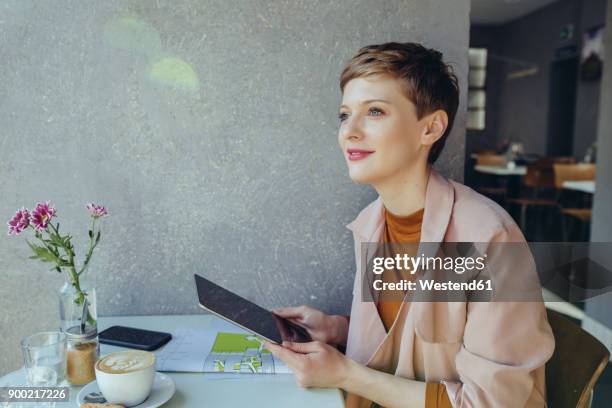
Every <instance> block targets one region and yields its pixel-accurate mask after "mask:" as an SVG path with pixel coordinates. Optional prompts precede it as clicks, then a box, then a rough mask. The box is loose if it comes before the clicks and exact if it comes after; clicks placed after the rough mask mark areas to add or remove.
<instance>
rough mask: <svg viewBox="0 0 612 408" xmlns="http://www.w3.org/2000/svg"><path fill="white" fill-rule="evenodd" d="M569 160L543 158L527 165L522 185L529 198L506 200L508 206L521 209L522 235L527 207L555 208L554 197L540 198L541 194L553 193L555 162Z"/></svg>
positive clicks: (525, 229) (525, 230)
mask: <svg viewBox="0 0 612 408" xmlns="http://www.w3.org/2000/svg"><path fill="white" fill-rule="evenodd" d="M570 160H573V158H566V157H543V158H541V159H538V160H537V161H536V162H534V163H531V164H528V165H527V173H526V174H525V176H524V177H523V184H524V185H525V186H526V187H528V188H529V189H530V190H531V196H530V197H521V198H515V199H511V200H508V204H515V205H518V206H520V208H521V212H520V221H519V224H520V227H521V230H522V231H523V234H525V235H527V209H528V208H529V207H548V208H557V201H556V200H555V198H554V197H550V198H547V197H542V196H541V194H542V192H543V191H554V188H555V174H554V170H553V164H554V163H556V162H557V161H561V162H567V161H570Z"/></svg>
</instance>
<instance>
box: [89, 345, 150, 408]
mask: <svg viewBox="0 0 612 408" xmlns="http://www.w3.org/2000/svg"><path fill="white" fill-rule="evenodd" d="M95 372H96V381H97V383H98V388H100V391H101V392H102V395H104V398H105V399H106V401H108V402H110V403H112V404H121V405H125V406H126V407H133V406H134V405H138V404H140V403H141V402H143V401H144V400H145V399H147V397H148V396H149V394H150V393H151V388H153V380H154V379H155V354H153V353H149V352H148V351H140V350H129V351H118V352H116V353H111V354H108V355H106V356H104V357H102V358H100V359H99V360H98V361H97V362H96V365H95Z"/></svg>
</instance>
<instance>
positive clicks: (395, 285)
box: [372, 279, 493, 291]
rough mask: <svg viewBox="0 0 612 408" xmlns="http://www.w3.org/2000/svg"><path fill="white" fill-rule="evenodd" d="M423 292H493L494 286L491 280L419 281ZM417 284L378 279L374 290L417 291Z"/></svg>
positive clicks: (406, 281)
mask: <svg viewBox="0 0 612 408" xmlns="http://www.w3.org/2000/svg"><path fill="white" fill-rule="evenodd" d="M417 282H418V284H419V288H420V289H421V290H428V291H431V290H435V291H455V290H456V291H477V290H478V291H483V290H487V291H492V290H493V285H492V284H491V280H490V279H480V280H473V281H471V282H453V281H447V282H436V281H435V280H432V279H429V280H419V281H417ZM417 282H414V281H409V280H406V279H402V280H401V281H399V282H383V281H382V280H381V279H377V280H375V281H374V282H373V284H372V286H373V287H374V290H377V291H382V290H401V291H414V290H417Z"/></svg>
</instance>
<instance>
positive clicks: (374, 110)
mask: <svg viewBox="0 0 612 408" xmlns="http://www.w3.org/2000/svg"><path fill="white" fill-rule="evenodd" d="M369 112H370V114H372V116H381V115H383V114H384V112H383V111H382V110H380V109H378V108H370V110H369Z"/></svg>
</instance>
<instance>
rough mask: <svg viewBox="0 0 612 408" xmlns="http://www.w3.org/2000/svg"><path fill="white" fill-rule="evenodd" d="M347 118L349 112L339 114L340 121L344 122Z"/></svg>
mask: <svg viewBox="0 0 612 408" xmlns="http://www.w3.org/2000/svg"><path fill="white" fill-rule="evenodd" d="M346 118H348V114H347V113H344V112H342V113H339V114H338V119H340V122H344V121H345V120H346Z"/></svg>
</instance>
